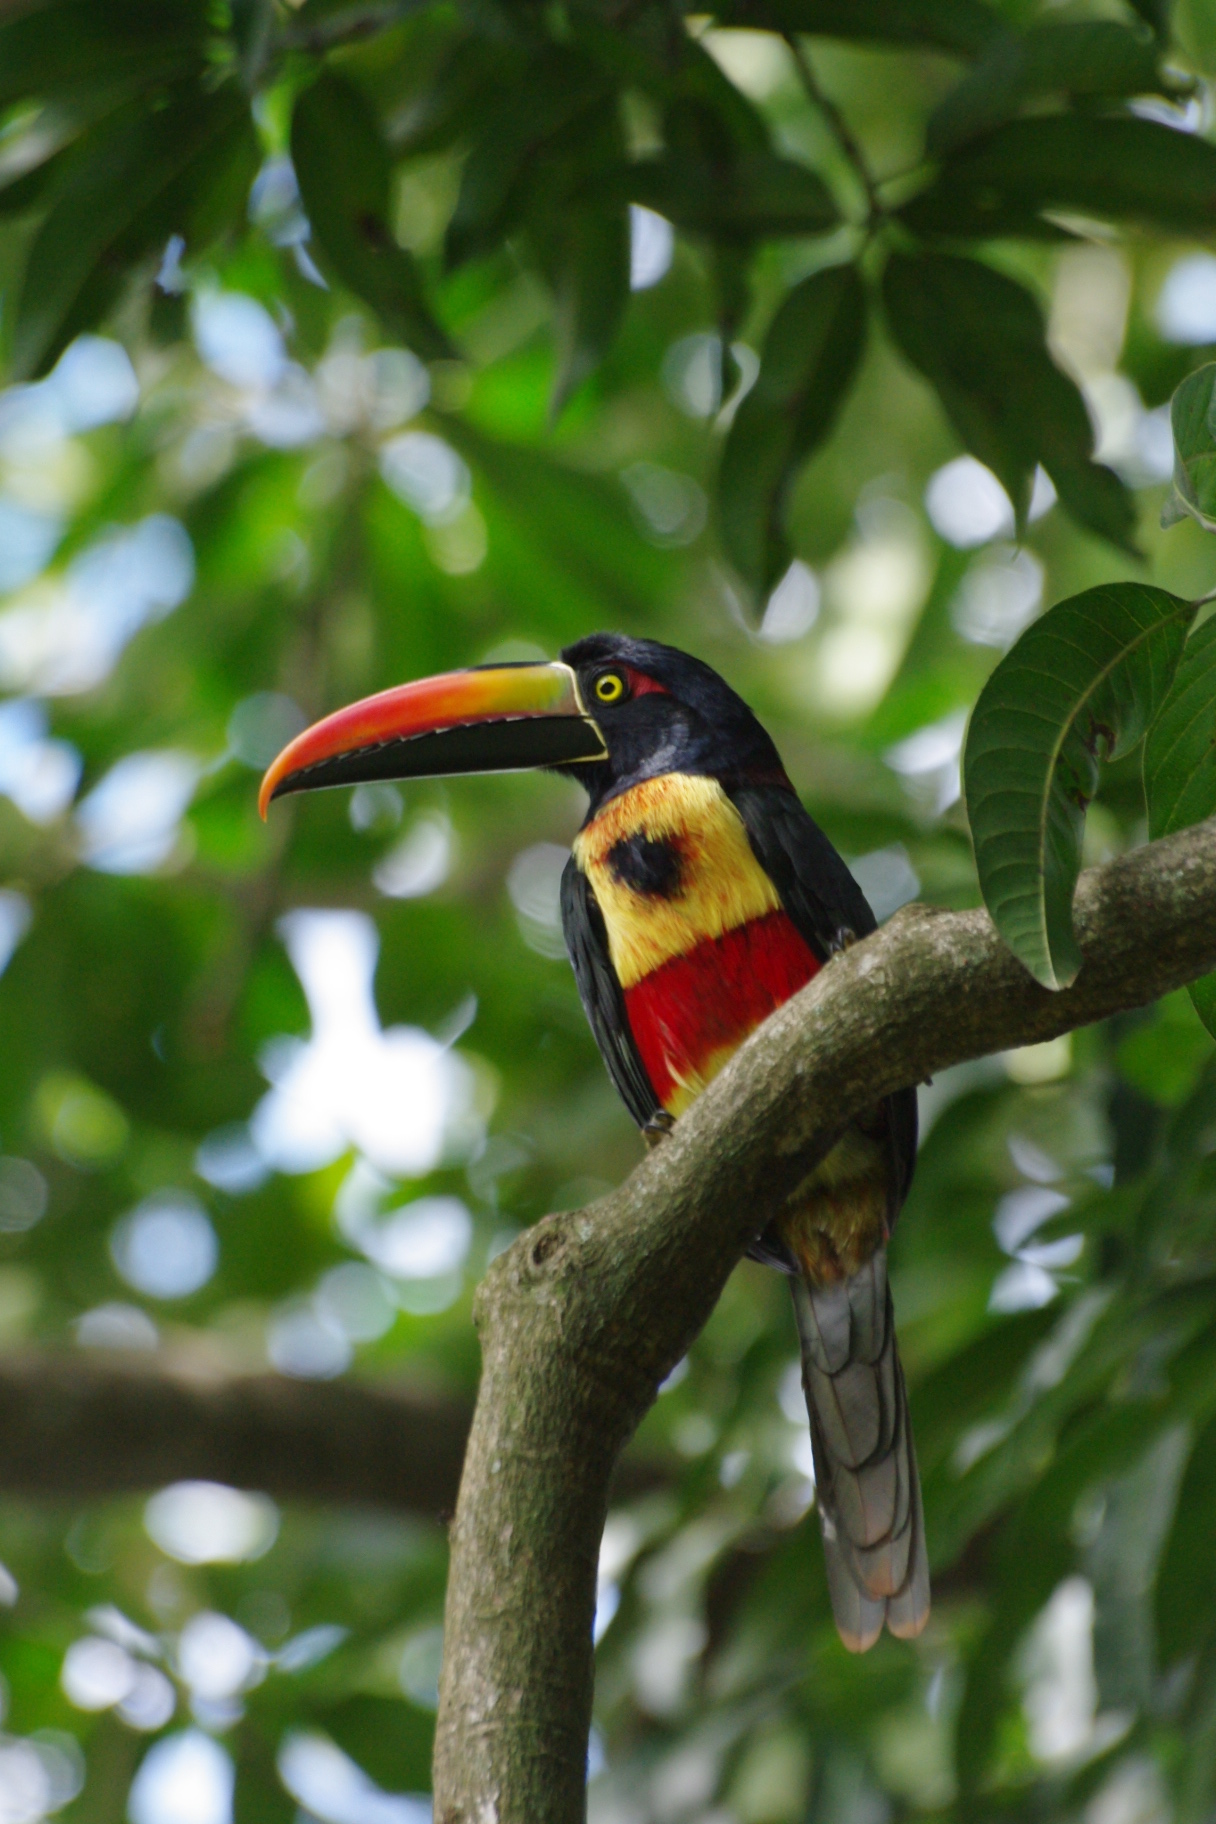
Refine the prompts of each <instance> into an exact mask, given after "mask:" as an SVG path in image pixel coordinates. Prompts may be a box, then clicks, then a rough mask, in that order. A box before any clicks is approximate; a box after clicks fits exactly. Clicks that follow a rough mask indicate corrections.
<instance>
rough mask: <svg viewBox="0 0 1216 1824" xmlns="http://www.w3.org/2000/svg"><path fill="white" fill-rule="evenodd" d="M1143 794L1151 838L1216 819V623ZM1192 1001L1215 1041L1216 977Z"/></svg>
mask: <svg viewBox="0 0 1216 1824" xmlns="http://www.w3.org/2000/svg"><path fill="white" fill-rule="evenodd" d="M1207 371H1208V372H1211V373H1216V369H1209V370H1207ZM1144 791H1145V797H1146V798H1147V800H1148V829H1149V835H1150V836H1169V835H1172V833H1173V832H1174V831H1175V830H1183V829H1186V828H1188V827H1189V826H1190V825H1191V824H1193V823H1202V822H1203V821H1204V820H1205V819H1206V818H1208V817H1211V816H1213V815H1216V617H1214V618H1212V619H1209V620H1207V621H1205V622H1204V624H1203V626H1202V627H1200V628H1199V629H1198V630H1197V631H1196V632H1195V633H1193V634H1192V635H1191V637H1190V639H1189V640H1188V641H1187V643H1186V645H1185V646H1184V647H1183V649H1182V657H1181V658H1180V660H1179V661H1178V669H1177V671H1176V672H1175V674H1174V681H1173V684H1172V685H1171V686H1170V691H1169V695H1168V696H1167V697H1166V699H1165V702H1164V703H1163V704H1162V706H1161V710H1160V712H1159V714H1158V716H1157V718H1156V720H1155V721H1154V723H1153V726H1152V728H1151V729H1150V730H1149V734H1148V740H1147V741H1146V742H1145V744H1144ZM1190 995H1191V999H1192V1001H1194V1003H1195V1010H1196V1012H1197V1013H1198V1015H1199V1017H1200V1019H1201V1020H1202V1021H1203V1023H1204V1025H1205V1026H1206V1027H1207V1029H1208V1031H1209V1032H1210V1033H1211V1034H1212V1035H1213V1037H1216V975H1205V976H1204V977H1203V978H1202V979H1201V980H1200V981H1198V982H1192V983H1191V986H1190Z"/></svg>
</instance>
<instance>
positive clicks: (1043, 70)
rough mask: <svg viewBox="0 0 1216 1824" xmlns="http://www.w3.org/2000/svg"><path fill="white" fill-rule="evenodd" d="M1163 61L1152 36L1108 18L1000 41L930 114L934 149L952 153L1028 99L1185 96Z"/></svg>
mask: <svg viewBox="0 0 1216 1824" xmlns="http://www.w3.org/2000/svg"><path fill="white" fill-rule="evenodd" d="M1160 55H1161V53H1160V48H1159V46H1158V45H1157V44H1156V43H1154V41H1153V40H1152V39H1151V38H1149V37H1148V36H1147V34H1145V33H1144V32H1142V31H1134V30H1132V29H1131V28H1130V27H1129V26H1125V25H1118V24H1116V23H1115V22H1114V21H1113V20H1109V19H1093V20H1085V21H1071V22H1067V23H1063V22H1058V21H1056V22H1049V23H1047V24H1044V25H1033V26H1031V27H1030V29H1029V30H1028V31H1026V32H1024V33H1022V34H1021V35H1020V36H1018V37H1014V36H1013V35H1012V34H1011V35H1009V36H1008V37H1003V38H996V39H994V40H993V41H992V43H991V44H990V45H989V46H988V48H987V50H986V51H985V52H984V54H983V56H982V57H980V59H979V60H978V62H976V63H975V64H974V65H973V67H972V68H971V70H969V71H968V73H967V75H966V76H965V77H964V78H963V80H962V82H960V83H959V85H958V87H957V88H956V89H952V90H951V92H950V94H949V95H947V96H946V99H945V100H944V101H943V102H942V103H941V104H940V105H939V106H938V108H937V109H936V110H935V112H934V113H933V115H932V116H931V118H930V121H929V127H928V134H927V141H926V143H927V145H928V148H929V151H930V152H931V153H933V154H934V155H938V156H940V155H941V154H942V153H945V152H949V151H950V150H951V149H952V148H953V147H955V146H958V145H961V144H962V143H963V142H964V141H965V140H968V139H974V138H976V136H977V135H979V134H981V133H987V132H988V131H989V130H990V129H991V128H993V127H997V126H1000V125H1001V123H1002V122H1003V121H1007V120H1010V119H1012V117H1013V116H1014V115H1015V114H1017V113H1018V112H1019V111H1020V109H1021V108H1022V107H1023V105H1024V104H1025V103H1026V102H1029V101H1042V100H1044V99H1045V98H1047V97H1059V98H1064V97H1076V96H1122V95H1144V94H1149V93H1154V94H1165V95H1176V94H1179V93H1182V92H1185V91H1186V90H1187V89H1188V88H1189V87H1190V86H1191V85H1189V84H1186V83H1183V82H1180V81H1178V80H1177V79H1176V78H1166V77H1163V76H1162V73H1161V68H1160V61H1159V60H1160Z"/></svg>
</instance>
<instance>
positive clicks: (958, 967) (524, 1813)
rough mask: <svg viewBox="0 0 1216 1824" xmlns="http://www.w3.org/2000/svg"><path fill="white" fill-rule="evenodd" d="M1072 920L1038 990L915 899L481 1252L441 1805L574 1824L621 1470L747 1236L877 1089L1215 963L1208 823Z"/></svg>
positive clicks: (458, 1813) (439, 1763) (446, 1822)
mask: <svg viewBox="0 0 1216 1824" xmlns="http://www.w3.org/2000/svg"><path fill="white" fill-rule="evenodd" d="M1075 921H1076V927H1077V936H1078V939H1079V941H1080V945H1081V950H1082V954H1083V957H1084V959H1085V960H1084V966H1083V968H1082V970H1081V972H1080V974H1079V976H1078V977H1077V980H1076V982H1075V983H1074V984H1073V986H1072V987H1071V988H1069V989H1066V990H1065V991H1063V992H1062V993H1058V994H1052V993H1050V992H1049V991H1048V990H1046V989H1044V988H1041V987H1040V986H1039V985H1038V983H1036V982H1035V981H1034V980H1033V979H1032V978H1031V977H1030V976H1029V975H1028V974H1027V973H1026V971H1025V970H1024V969H1023V968H1022V966H1021V965H1020V964H1019V963H1018V962H1017V961H1016V959H1015V958H1014V956H1013V955H1012V953H1011V952H1010V951H1009V950H1007V949H1006V948H1005V946H1004V944H1003V943H1002V942H1001V940H1000V939H999V938H998V936H997V934H996V932H995V930H994V929H993V926H992V923H991V921H990V920H989V918H988V916H987V914H986V913H984V912H963V913H948V912H940V911H931V910H929V909H927V908H925V907H923V906H912V907H906V908H905V909H904V910H903V911H902V912H901V913H898V914H897V915H896V916H895V918H893V919H892V920H891V921H890V923H889V924H887V925H886V926H885V927H884V928H883V929H882V930H881V931H879V932H877V933H876V934H875V935H874V936H873V937H871V938H869V939H867V940H866V942H865V943H863V944H859V945H857V946H855V947H854V948H853V949H852V950H850V951H848V952H847V953H845V954H844V955H843V956H841V957H839V958H837V959H836V960H834V961H833V962H832V964H831V965H830V967H828V968H825V969H824V970H822V971H821V973H820V974H819V975H818V976H816V977H815V979H814V981H812V982H811V983H810V984H809V985H808V986H807V987H806V988H805V989H804V990H803V991H802V992H801V994H799V995H797V996H795V998H794V999H793V1000H792V1001H790V1002H788V1003H787V1004H786V1006H785V1007H783V1008H781V1009H780V1010H779V1011H778V1012H777V1013H776V1014H774V1015H773V1016H772V1018H771V1019H770V1020H768V1021H767V1022H766V1024H765V1025H764V1027H763V1028H762V1029H761V1030H760V1031H759V1032H758V1033H757V1034H755V1035H754V1037H753V1038H752V1039H750V1040H749V1041H748V1043H747V1044H746V1045H745V1046H743V1047H742V1049H741V1050H740V1052H739V1053H738V1054H737V1056H736V1057H735V1058H734V1059H733V1060H732V1062H731V1064H730V1065H729V1066H728V1067H727V1069H726V1070H725V1071H723V1073H722V1074H721V1076H720V1077H718V1078H717V1080H716V1081H715V1082H714V1083H713V1084H711V1086H710V1088H709V1089H708V1090H707V1091H706V1092H705V1094H704V1095H703V1096H701V1097H700V1098H699V1099H698V1100H697V1102H696V1103H694V1105H693V1107H692V1108H691V1109H690V1110H689V1112H688V1113H687V1114H686V1115H685V1116H683V1117H682V1118H681V1120H680V1121H679V1122H678V1123H677V1125H676V1128H675V1131H674V1132H673V1134H672V1136H671V1137H670V1139H668V1140H666V1141H664V1142H663V1144H662V1145H661V1146H659V1147H657V1148H656V1149H655V1151H654V1152H653V1153H651V1154H650V1155H649V1156H648V1157H647V1158H646V1159H645V1160H644V1161H643V1162H642V1164H641V1165H639V1166H638V1168H637V1170H636V1171H635V1172H634V1173H633V1174H632V1176H631V1177H630V1178H629V1179H628V1181H627V1182H626V1183H625V1184H624V1185H622V1186H621V1188H620V1189H619V1190H618V1191H617V1192H615V1193H614V1194H613V1195H612V1196H610V1197H606V1198H604V1199H603V1200H602V1201H601V1202H599V1203H597V1204H594V1205H592V1206H591V1207H590V1208H589V1209H586V1210H579V1211H573V1212H564V1213H562V1214H561V1215H557V1216H549V1217H546V1218H545V1219H544V1220H543V1221H542V1222H541V1223H539V1224H538V1225H537V1226H536V1227H535V1228H533V1229H531V1230H530V1231H529V1232H528V1233H527V1234H526V1235H524V1236H521V1237H520V1239H519V1240H518V1241H517V1242H516V1243H515V1245H514V1246H513V1247H512V1248H511V1249H510V1250H509V1251H508V1252H507V1253H506V1254H504V1255H502V1256H501V1257H500V1258H499V1259H498V1260H497V1261H496V1262H495V1263H494V1265H493V1267H492V1268H491V1269H490V1271H489V1273H488V1274H487V1276H486V1278H485V1280H484V1281H483V1283H482V1286H481V1289H480V1292H479V1294H478V1299H477V1320H478V1326H479V1329H480V1332H481V1341H482V1360H483V1368H482V1381H481V1389H480V1393H479V1395H478V1401H477V1408H476V1412H475V1414H474V1419H473V1428H472V1432H471V1435H470V1438H469V1444H468V1450H467V1454H466V1459H465V1470H464V1477H463V1480H462V1483H461V1489H460V1497H459V1501H458V1504H457V1509H456V1519H455V1522H454V1525H453V1528H452V1562H451V1570H450V1573H449V1580H448V1596H447V1613H446V1621H445V1630H444V1658H443V1675H442V1681H441V1689H440V1706H439V1722H438V1730H437V1734H436V1742H435V1818H436V1824H581V1820H582V1819H583V1817H584V1815H585V1790H584V1788H585V1767H586V1751H587V1735H588V1729H589V1726H590V1721H591V1697H592V1683H593V1660H592V1647H591V1625H592V1619H593V1614H594V1604H595V1574H596V1564H597V1558H598V1551H599V1542H600V1534H601V1531H602V1528H603V1522H604V1516H605V1512H606V1505H607V1494H608V1482H609V1476H610V1474H611V1470H612V1466H613V1463H614V1461H615V1459H616V1456H617V1453H618V1452H619V1450H620V1449H621V1447H622V1445H623V1444H624V1443H625V1441H626V1439H627V1438H628V1437H629V1436H630V1435H631V1433H632V1432H633V1430H634V1428H635V1427H636V1425H637V1424H638V1421H639V1420H640V1419H641V1417H642V1415H643V1414H644V1413H645V1411H646V1410H647V1408H648V1407H649V1406H650V1404H651V1402H652V1401H653V1399H654V1397H655V1393H656V1390H657V1388H658V1386H659V1384H660V1382H661V1381H662V1380H663V1379H664V1377H665V1376H666V1375H667V1374H668V1373H669V1372H670V1370H671V1368H672V1367H673V1366H674V1364H675V1363H676V1362H677V1361H678V1360H679V1358H680V1357H681V1355H683V1354H684V1352H685V1351H686V1349H687V1348H688V1346H689V1344H690V1343H691V1341H692V1339H693V1338H694V1336H695V1335H696V1334H697V1332H698V1330H699V1329H700V1328H701V1326H702V1325H703V1324H704V1322H705V1320H706V1318H707V1317H708V1316H709V1314H710V1312H711V1310H712V1309H713V1306H714V1303H715V1301H716V1300H717V1298H718V1295H719V1293H720V1292H721V1289H722V1287H723V1285H724V1284H725V1281H726V1279H727V1277H728V1275H729V1274H730V1272H731V1270H732V1268H733V1267H734V1265H735V1263H736V1261H737V1260H738V1259H739V1256H740V1254H741V1253H742V1251H743V1249H744V1248H745V1247H746V1245H747V1243H748V1242H749V1241H750V1240H751V1239H752V1238H753V1237H754V1236H755V1235H756V1234H757V1233H758V1232H759V1230H760V1229H761V1228H763V1227H764V1226H765V1224H766V1223H767V1222H768V1221H769V1220H770V1219H771V1218H772V1217H773V1216H774V1215H775V1214H776V1213H777V1212H778V1210H779V1209H780V1206H781V1203H782V1201H783V1199H784V1198H786V1197H787V1196H788V1195H789V1194H790V1193H791V1191H792V1190H793V1189H794V1187H795V1186H796V1185H797V1184H798V1183H799V1182H800V1181H801V1180H802V1178H803V1177H804V1176H805V1174H806V1173H807V1172H808V1171H809V1170H810V1169H811V1167H812V1166H813V1165H814V1164H815V1163H816V1162H817V1161H818V1160H819V1159H821V1158H822V1157H823V1156H824V1154H825V1153H826V1152H827V1151H828V1150H829V1149H830V1147H831V1145H832V1143H833V1140H834V1138H835V1136H836V1135H837V1134H838V1133H839V1132H840V1130H841V1128H842V1127H843V1126H844V1125H845V1124H846V1123H847V1122H848V1121H849V1120H850V1119H851V1118H852V1117H853V1116H854V1115H856V1114H858V1113H859V1112H861V1111H862V1110H863V1109H865V1108H867V1107H870V1106H872V1105H873V1103H874V1101H875V1100H876V1099H877V1098H879V1097H881V1096H883V1095H885V1094H887V1093H889V1092H890V1091H892V1090H895V1089H898V1088H900V1087H901V1086H903V1085H904V1084H907V1083H918V1082H921V1081H923V1080H924V1079H925V1078H926V1077H928V1076H930V1075H932V1074H933V1073H935V1072H937V1071H940V1070H944V1069H946V1068H947V1067H948V1066H949V1065H951V1064H957V1063H961V1062H962V1061H963V1060H964V1059H967V1058H974V1057H980V1056H982V1055H984V1054H986V1053H988V1052H993V1051H998V1050H1004V1049H1006V1048H1009V1047H1013V1046H1018V1045H1026V1044H1031V1043H1034V1042H1036V1041H1040V1040H1044V1039H1050V1038H1054V1037H1056V1036H1057V1035H1058V1034H1060V1033H1062V1032H1067V1031H1070V1030H1071V1029H1072V1028H1074V1027H1076V1026H1083V1025H1086V1024H1088V1023H1090V1022H1092V1021H1094V1020H1099V1019H1104V1018H1106V1017H1107V1016H1109V1015H1111V1014H1114V1013H1117V1012H1120V1011H1122V1010H1124V1009H1126V1008H1130V1007H1136V1006H1141V1005H1143V1004H1144V1003H1146V1002H1148V1001H1151V1000H1155V999H1156V998H1157V997H1158V996H1160V995H1162V994H1164V993H1167V992H1168V991H1169V990H1171V989H1174V988H1177V987H1180V986H1181V985H1182V984H1183V983H1185V982H1187V981H1190V980H1193V979H1194V978H1195V977H1196V976H1198V975H1201V974H1203V973H1205V972H1206V971H1207V970H1209V969H1211V968H1212V967H1213V966H1214V965H1216V823H1207V824H1203V825H1200V826H1199V827H1198V828H1196V829H1192V830H1188V831H1185V832H1183V833H1182V834H1181V835H1178V836H1174V837H1170V838H1168V839H1166V840H1165V841H1162V842H1157V843H1153V844H1151V845H1149V846H1147V847H1145V848H1142V849H1139V850H1137V851H1136V852H1135V853H1133V854H1131V855H1129V856H1126V857H1124V858H1123V859H1121V860H1119V861H1116V862H1112V863H1111V864H1110V865H1109V866H1107V867H1104V868H1100V869H1095V870H1093V871H1092V872H1090V873H1087V874H1085V875H1083V876H1082V879H1081V882H1080V885H1079V888H1078V893H1077V900H1076V908H1075Z"/></svg>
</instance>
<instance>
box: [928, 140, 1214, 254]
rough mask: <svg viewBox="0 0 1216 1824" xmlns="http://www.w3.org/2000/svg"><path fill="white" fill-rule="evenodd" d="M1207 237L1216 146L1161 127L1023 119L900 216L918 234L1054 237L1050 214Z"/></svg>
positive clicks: (968, 154) (963, 153)
mask: <svg viewBox="0 0 1216 1824" xmlns="http://www.w3.org/2000/svg"><path fill="white" fill-rule="evenodd" d="M1050 210H1055V211H1059V212H1064V213H1067V212H1068V211H1070V210H1071V211H1076V212H1079V213H1080V214H1082V215H1093V216H1099V217H1102V218H1104V219H1106V220H1111V221H1118V222H1136V223H1142V224H1143V225H1144V226H1146V227H1153V228H1168V229H1176V230H1177V231H1178V232H1179V233H1182V234H1203V233H1206V232H1208V231H1209V230H1210V229H1211V227H1212V224H1213V222H1214V221H1216V146H1213V145H1211V144H1210V143H1209V142H1208V141H1207V140H1205V139H1200V138H1199V136H1198V135H1197V134H1195V133H1178V132H1175V131H1174V130H1173V128H1171V127H1166V126H1162V125H1161V124H1160V123H1159V122H1158V121H1154V120H1138V119H1132V118H1128V117H1120V118H1118V119H1104V118H1101V117H1098V118H1095V117H1093V116H1090V115H1080V114H1075V115H1074V114H1058V115H1053V116H1050V117H1048V118H1046V119H1041V120H1013V121H1009V122H1008V123H1007V124H1006V125H1005V126H1002V127H998V128H997V129H996V130H995V132H993V133H990V134H989V135H988V136H987V138H985V139H981V140H978V141H977V142H976V143H975V144H973V145H969V146H966V147H964V148H962V149H961V150H959V151H958V152H956V153H955V154H954V155H953V156H952V157H951V158H950V159H949V160H948V161H947V163H946V164H945V165H944V166H943V168H942V170H941V172H940V173H939V175H938V177H937V178H936V180H935V181H934V182H933V183H932V184H930V186H929V188H928V189H927V190H923V191H922V192H921V194H920V195H919V196H916V197H914V198H913V199H912V201H911V202H910V203H908V204H906V205H905V206H904V208H902V209H901V210H900V211H899V216H900V219H901V220H902V221H903V222H905V223H906V224H907V226H908V227H909V228H911V229H913V230H914V231H915V232H916V233H917V234H930V235H942V236H947V237H949V238H951V239H955V238H959V237H968V238H969V237H973V236H974V237H981V238H983V237H991V236H994V235H1010V234H1012V235H1033V234H1036V233H1040V232H1051V226H1050V223H1049V222H1047V221H1046V220H1045V217H1044V211H1050Z"/></svg>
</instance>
